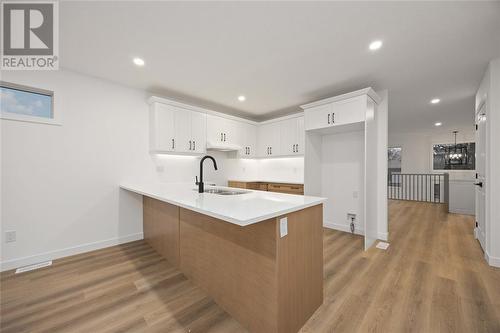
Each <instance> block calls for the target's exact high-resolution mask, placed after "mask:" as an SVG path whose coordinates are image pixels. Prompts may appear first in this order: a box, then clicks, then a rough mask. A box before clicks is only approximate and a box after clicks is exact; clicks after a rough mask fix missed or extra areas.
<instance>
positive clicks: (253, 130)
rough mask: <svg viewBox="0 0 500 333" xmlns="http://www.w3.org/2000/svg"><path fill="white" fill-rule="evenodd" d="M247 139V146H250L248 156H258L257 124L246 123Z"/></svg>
mask: <svg viewBox="0 0 500 333" xmlns="http://www.w3.org/2000/svg"><path fill="white" fill-rule="evenodd" d="M245 133H246V141H245V147H248V154H247V155H246V156H247V157H256V156H257V126H255V125H252V124H246V131H245Z"/></svg>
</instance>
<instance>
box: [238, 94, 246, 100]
mask: <svg viewBox="0 0 500 333" xmlns="http://www.w3.org/2000/svg"><path fill="white" fill-rule="evenodd" d="M246 99H247V98H246V97H245V96H243V95H239V96H238V101H240V102H244V101H246Z"/></svg>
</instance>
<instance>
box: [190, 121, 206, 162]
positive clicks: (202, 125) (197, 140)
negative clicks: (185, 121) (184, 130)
mask: <svg viewBox="0 0 500 333" xmlns="http://www.w3.org/2000/svg"><path fill="white" fill-rule="evenodd" d="M191 140H192V151H193V152H195V153H200V154H202V153H205V152H206V148H207V115H206V114H204V113H201V112H191Z"/></svg>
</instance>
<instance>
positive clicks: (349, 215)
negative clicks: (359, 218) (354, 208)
mask: <svg viewBox="0 0 500 333" xmlns="http://www.w3.org/2000/svg"><path fill="white" fill-rule="evenodd" d="M347 221H349V222H351V221H356V214H353V213H347Z"/></svg>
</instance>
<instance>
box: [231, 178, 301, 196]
mask: <svg viewBox="0 0 500 333" xmlns="http://www.w3.org/2000/svg"><path fill="white" fill-rule="evenodd" d="M228 186H229V187H236V188H244V189H249V190H259V191H269V192H279V193H288V194H299V195H303V194H304V185H302V184H288V183H267V182H242V181H233V180H230V181H229V182H228Z"/></svg>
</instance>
